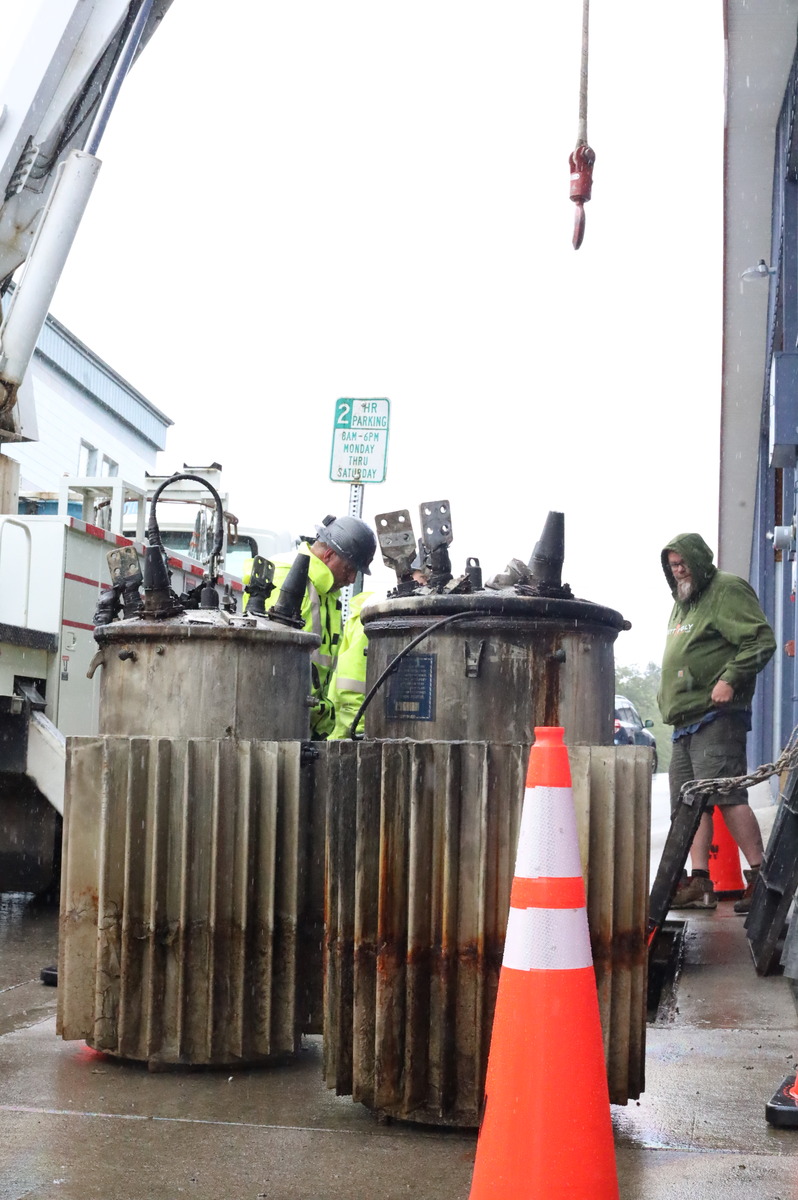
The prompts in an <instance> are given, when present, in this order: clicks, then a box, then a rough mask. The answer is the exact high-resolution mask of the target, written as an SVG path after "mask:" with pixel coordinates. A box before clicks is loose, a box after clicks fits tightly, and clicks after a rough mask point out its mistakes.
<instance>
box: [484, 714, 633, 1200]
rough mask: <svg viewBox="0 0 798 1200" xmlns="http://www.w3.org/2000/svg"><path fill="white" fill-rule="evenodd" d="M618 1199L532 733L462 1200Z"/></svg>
mask: <svg viewBox="0 0 798 1200" xmlns="http://www.w3.org/2000/svg"><path fill="white" fill-rule="evenodd" d="M549 1196H550V1197H556V1198H557V1200H618V1176H617V1172H616V1168H615V1147H614V1145H613V1138H612V1123H611V1120H610V1101H609V1093H608V1090H607V1073H606V1068H605V1065H604V1049H603V1045H602V1038H601V1023H600V1020H599V1007H598V997H597V994H596V977H595V975H594V972H593V960H592V956H591V951H590V935H589V933H588V927H587V911H586V908H585V886H584V882H583V880H582V865H581V862H580V859H579V843H578V838H577V830H576V815H575V812H574V802H573V795H572V792H571V771H570V767H569V765H568V751H567V750H566V748H565V744H564V742H563V730H562V729H548V728H544V729H536V730H535V744H534V745H533V747H532V750H531V752H530V755H529V770H528V772H527V780H526V793H525V796H524V807H523V811H522V814H521V829H520V831H519V835H518V852H517V857H516V865H515V878H514V880H513V888H512V894H511V896H510V916H509V920H508V922H507V937H506V939H505V944H504V958H503V961H502V969H501V975H500V976H499V990H498V994H497V997H496V1010H495V1013H494V1017H493V1034H492V1037H491V1044H490V1057H489V1059H488V1075H487V1082H486V1085H485V1106H484V1109H483V1116H482V1124H481V1126H480V1130H479V1139H478V1141H477V1154H476V1160H475V1162H474V1175H473V1179H472V1183H471V1193H470V1200H540V1198H541V1197H549Z"/></svg>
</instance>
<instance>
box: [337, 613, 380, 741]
mask: <svg viewBox="0 0 798 1200" xmlns="http://www.w3.org/2000/svg"><path fill="white" fill-rule="evenodd" d="M373 594H374V593H373V592H359V593H358V595H357V596H353V598H352V603H351V604H350V606H349V615H348V617H347V619H346V625H345V626H344V633H343V637H342V638H341V649H340V651H339V654H338V662H337V664H336V667H335V671H334V672H333V676H332V679H331V680H330V689H329V697H330V699H331V700H332V702H333V704H334V705H335V725H334V728H333V731H332V733H331V734H330V738H331V739H336V740H337V739H340V738H345V737H348V736H349V732H350V730H351V728H352V722H353V721H354V719H355V717H356V716H357V711H358V709H359V708H360V706H361V704H362V703H363V700H364V698H365V695H366V651H367V649H368V638H367V637H366V631H365V629H364V628H363V621H362V619H361V613H362V610H363V607H364V605H365V604H366V602H367V601H368V600H369V599H370V598H371V597H372V596H373ZM364 723H365V722H364V720H363V718H361V719H360V721H359V722H358V726H357V732H361V731H362V729H363V726H364Z"/></svg>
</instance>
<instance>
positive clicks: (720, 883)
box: [709, 805, 745, 899]
mask: <svg viewBox="0 0 798 1200" xmlns="http://www.w3.org/2000/svg"><path fill="white" fill-rule="evenodd" d="M709 876H710V879H711V880H712V882H713V883H714V885H715V894H716V895H717V896H720V897H721V898H722V899H723V898H726V899H728V897H729V896H742V894H743V892H744V891H745V883H744V882H743V873H742V871H741V869H740V851H739V850H738V849H737V843H736V842H735V840H734V838H733V837H732V835H731V834H730V833H729V827H728V825H727V824H726V822H725V821H724V819H723V810H722V809H720V808H718V806H717V805H715V811H714V813H713V814H712V848H711V850H710V852H709Z"/></svg>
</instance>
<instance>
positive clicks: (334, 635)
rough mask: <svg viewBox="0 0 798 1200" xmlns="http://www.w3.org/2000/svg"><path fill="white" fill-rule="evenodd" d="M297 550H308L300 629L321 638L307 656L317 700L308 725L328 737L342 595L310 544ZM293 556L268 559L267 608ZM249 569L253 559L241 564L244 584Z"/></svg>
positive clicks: (319, 735)
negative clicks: (270, 568) (270, 588)
mask: <svg viewBox="0 0 798 1200" xmlns="http://www.w3.org/2000/svg"><path fill="white" fill-rule="evenodd" d="M297 554H307V555H308V557H309V559H310V563H309V566H308V586H307V588H306V589H305V595H304V597H303V600H302V620H303V622H304V624H303V629H305V630H307V631H308V632H309V633H315V634H317V635H318V637H320V638H321V645H320V646H318V647H317V649H315V650H314V651H313V652H312V654H311V656H310V670H311V677H312V690H313V696H314V699H315V700H316V704H315V705H314V707H313V708H312V709H311V710H310V728H311V732H312V736H313V737H314V738H316V739H319V740H321V739H324V738H328V737H330V735H331V734H332V730H333V726H334V724H335V714H334V709H333V705H332V702H331V700H330V698H329V685H330V677H331V675H332V672H333V668H334V667H335V660H336V657H337V655H338V649H339V645H340V641H341V599H340V592H339V590H338V589H337V588H336V586H335V580H334V579H333V575H332V571H331V570H330V568H329V567H328V566H327V564H326V563H323V562H322V561H321V559H320V558H317V556H316V555H315V554H312V553H311V550H310V546H308V545H307V543H305V542H303V543H302V545H301V546H300V547H299V549H298V551H297ZM295 558H296V554H281V555H276V556H275V557H274V558H273V559H272V560H271V561H272V562H273V563H274V583H275V588H274V591H273V592H272V594H271V596H269V598H268V600H267V601H266V608H271V607H272V606H273V605H274V604H275V603H276V601H277V599H278V597H279V595H280V588H281V586H282V584H283V582H284V580H285V577H286V575H287V574H288V572H289V571H290V569H291V566H292V564H293V562H294V559H295ZM251 572H252V559H249V560H248V561H247V562H246V563H245V564H244V571H243V574H242V578H243V580H244V583H245V584H247V583H249V579H250V575H251ZM248 598H249V597H247V599H248Z"/></svg>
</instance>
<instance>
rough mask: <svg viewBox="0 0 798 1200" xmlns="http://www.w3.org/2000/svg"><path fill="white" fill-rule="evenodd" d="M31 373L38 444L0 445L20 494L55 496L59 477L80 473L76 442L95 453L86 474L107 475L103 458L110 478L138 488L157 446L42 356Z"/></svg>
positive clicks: (79, 448)
mask: <svg viewBox="0 0 798 1200" xmlns="http://www.w3.org/2000/svg"><path fill="white" fill-rule="evenodd" d="M32 372H33V394H34V398H35V404H36V418H37V421H38V426H39V440H38V441H37V442H21V443H17V444H9V445H7V446H6V447H5V453H6V454H8V456H9V457H10V458H15V459H16V460H17V462H19V464H20V491H22V492H57V491H58V487H59V483H60V481H61V479H62V477H63V476H64V475H80V474H83V473H84V471H83V469H82V467H81V454H80V451H81V442H85V443H87V444H88V445H90V446H92V447H94V448H95V449H96V451H97V469H96V470H94V471H86V472H85V473H86V474H92V475H102V474H105V473H107V472H104V471H103V470H102V459H103V456H106V457H108V458H110V459H112V460H113V462H115V463H117V464H118V469H117V471H116V474H118V475H119V476H121V478H123V479H125V480H126V481H127V482H129V483H132V484H135V485H136V486H138V487H142V486H143V484H144V473H145V471H150V472H154V471H155V460H156V456H157V453H158V447H157V446H155V445H154V444H153V443H152V442H151V441H150V440H149V439H148V438H146V437H144V436H142V435H141V434H140V433H137V432H136V431H135V430H134V429H131V428H130V426H128V425H126V424H124V423H123V422H122V421H120V420H119V418H118V416H116V414H114V413H112V412H110V411H109V410H108V409H107V408H105V407H104V406H103V405H101V404H99V403H98V402H97V401H96V400H95V399H94V398H93V397H92V396H91V395H90V394H89V393H87V392H85V391H83V390H82V389H81V388H80V387H78V386H77V384H76V383H75V382H74V381H72V380H70V379H69V378H68V377H67V376H65V375H63V374H62V373H61V372H60V371H57V370H56V369H55V368H54V367H52V366H51V365H50V364H49V363H48V362H46V361H45V360H44V359H43V358H41V357H39V356H37V357H36V358H35V359H34V362H33V366H32ZM112 473H113V472H112Z"/></svg>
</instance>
